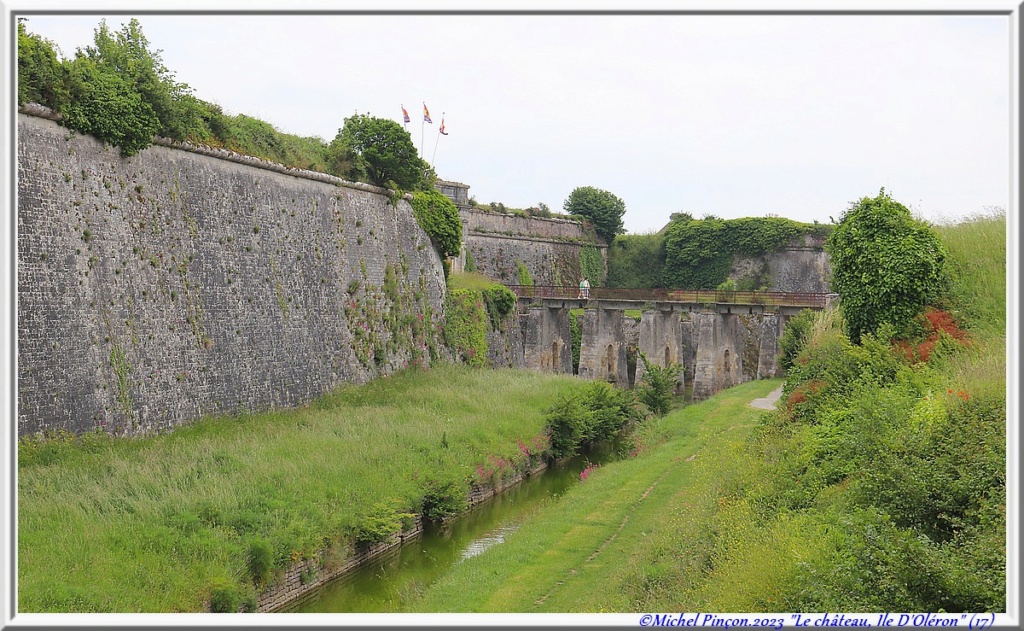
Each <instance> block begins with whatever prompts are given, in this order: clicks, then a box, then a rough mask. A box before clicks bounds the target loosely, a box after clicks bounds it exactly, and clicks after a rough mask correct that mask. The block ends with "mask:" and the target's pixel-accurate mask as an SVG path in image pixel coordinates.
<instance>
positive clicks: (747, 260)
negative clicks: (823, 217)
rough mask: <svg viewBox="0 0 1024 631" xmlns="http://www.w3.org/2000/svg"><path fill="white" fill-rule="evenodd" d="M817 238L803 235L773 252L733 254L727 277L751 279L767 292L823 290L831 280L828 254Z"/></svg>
mask: <svg viewBox="0 0 1024 631" xmlns="http://www.w3.org/2000/svg"><path fill="white" fill-rule="evenodd" d="M823 246H824V240H823V239H821V238H820V237H813V236H810V235H808V236H804V237H801V238H799V239H796V240H794V241H793V242H791V243H789V244H787V245H786V247H784V248H781V249H779V250H778V251H775V252H769V253H768V254H763V255H761V256H755V257H739V256H738V257H736V258H735V259H734V260H733V264H732V268H730V270H729V278H731V279H733V280H734V281H736V282H737V283H741V282H742V281H743V280H744V279H755V285H757V286H756V287H755V289H756V288H758V287H760V286H764V287H766V288H767V289H768V291H792V292H812V293H827V292H828V291H829V283H830V281H831V279H832V268H831V266H830V265H829V258H828V254H827V253H826V252H825V250H824V249H823Z"/></svg>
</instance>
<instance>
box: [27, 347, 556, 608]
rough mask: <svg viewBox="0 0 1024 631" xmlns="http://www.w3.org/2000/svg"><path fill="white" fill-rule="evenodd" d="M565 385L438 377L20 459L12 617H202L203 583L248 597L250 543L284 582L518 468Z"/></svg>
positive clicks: (414, 377)
mask: <svg viewBox="0 0 1024 631" xmlns="http://www.w3.org/2000/svg"><path fill="white" fill-rule="evenodd" d="M574 382H575V380H574V379H572V378H571V377H556V376H552V375H539V374H533V373H529V372H522V371H510V370H505V371H473V370H469V369H466V368H460V367H442V368H435V369H432V370H430V371H427V372H419V371H414V372H406V373H402V374H400V375H397V376H395V377H392V378H389V379H382V380H378V381H375V382H373V383H370V384H368V385H365V386H361V387H352V388H347V389H343V390H341V391H340V392H339V393H337V394H335V395H333V396H328V397H326V398H324V399H321V400H319V401H317V402H316V403H314V404H313V405H311V406H308V407H306V408H303V409H300V410H294V411H286V412H274V413H267V414H259V415H251V416H246V417H241V418H218V419H211V420H205V421H201V422H198V423H196V424H194V425H192V426H190V427H186V428H182V429H179V430H177V431H175V432H173V433H171V434H168V435H164V436H157V437H150V438H143V439H113V440H110V439H107V440H99V439H97V440H91V441H90V440H87V441H85V442H84V443H75V444H61V443H48V444H46V445H44V446H42V447H39V446H33V445H28V444H23V445H22V446H21V447H20V449H21V457H22V458H23V460H30V462H23V463H22V464H21V466H20V468H19V471H18V475H19V480H18V490H19V498H18V554H19V559H18V561H19V563H18V572H19V574H18V580H19V596H18V597H19V603H18V606H19V610H20V611H23V612H26V611H28V612H32V611H127V612H133V611H195V610H200V609H202V608H203V606H204V604H203V601H204V598H205V597H207V595H208V594H207V593H206V590H207V589H208V586H209V585H210V584H211V583H214V582H217V581H228V582H236V583H238V584H242V585H245V584H246V583H249V584H250V585H251V582H250V578H249V571H248V569H247V560H246V555H247V551H248V550H249V546H250V544H251V542H252V541H254V540H256V539H263V540H265V541H266V542H268V543H269V545H270V547H271V549H272V551H273V555H274V562H275V565H276V566H278V567H281V566H284V565H286V564H287V563H288V561H289V560H290V559H291V558H294V557H300V556H303V555H310V554H312V553H314V552H315V551H316V550H318V549H319V548H321V547H322V546H324V545H325V544H326V543H327V541H328V539H329V538H333V537H344V536H345V535H346V533H348V532H350V531H351V529H352V527H353V526H354V524H356V522H357V521H358V520H359V519H360V517H361V512H360V511H365V510H366V509H367V507H369V506H371V505H373V504H374V503H375V502H379V501H384V502H386V503H388V504H391V505H393V506H394V507H396V508H398V509H400V510H401V509H405V510H412V509H416V508H418V503H419V501H420V499H421V498H422V483H423V481H424V480H425V479H426V478H428V477H430V476H435V477H437V478H442V479H446V478H456V479H463V480H465V479H467V478H468V477H470V476H472V475H473V473H474V471H475V469H474V467H475V465H476V464H477V463H480V462H483V461H484V459H485V458H486V457H487V456H488V455H489V454H495V455H499V456H502V457H504V458H505V459H506V460H508V459H512V458H520V459H521V458H522V455H521V454H520V451H519V447H518V445H517V442H516V441H517V439H522V440H523V441H524V442H527V443H529V441H530V439H531V438H533V437H535V436H536V435H537V434H538V433H540V432H541V429H542V427H543V423H544V419H543V416H544V410H545V409H546V408H547V407H548V406H549V405H550V404H551V402H552V401H553V400H554V399H555V397H556V396H557V395H558V394H559V393H562V392H565V391H566V390H567V389H569V388H570V387H572V384H573V383H574ZM443 443H447V445H448V447H444V446H443ZM249 589H252V588H251V587H249Z"/></svg>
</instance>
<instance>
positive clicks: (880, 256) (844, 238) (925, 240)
mask: <svg viewBox="0 0 1024 631" xmlns="http://www.w3.org/2000/svg"><path fill="white" fill-rule="evenodd" d="M825 247H826V250H827V251H828V253H829V256H830V258H831V264H832V288H833V289H834V290H835V291H836V292H837V293H838V294H839V296H840V308H841V309H842V311H843V316H844V318H845V319H846V324H847V328H848V331H849V335H850V339H851V340H852V341H853V342H854V343H857V342H859V341H860V337H861V335H863V334H865V333H874V332H876V331H877V330H878V328H879V327H880V326H881V325H882V324H884V323H888V324H890V325H891V326H892V327H893V328H894V329H895V330H896V331H897V332H899V331H902V330H903V329H904V328H905V327H907V326H908V325H910V324H911V323H912V321H913V319H914V316H916V315H917V314H918V313H919V312H920V311H921V309H922V308H923V307H924V306H925V305H929V304H935V303H936V301H937V300H938V299H939V298H940V297H941V296H942V295H943V293H944V291H945V290H946V288H947V286H948V279H947V277H946V274H945V270H944V261H945V258H946V251H945V247H944V246H943V245H942V243H941V242H940V241H939V238H938V235H936V233H935V232H934V231H932V229H931V228H930V227H929V226H928V225H927V224H926V223H924V222H922V221H918V220H916V219H914V218H913V217H912V216H911V214H910V211H909V210H908V209H907V208H906V207H905V206H903V205H902V204H900V203H899V202H897V201H895V200H893V199H892V198H891V197H890V196H889V195H887V194H886V192H885V189H882V191H880V192H879V194H878V196H877V197H875V198H869V197H865V198H863V199H861V200H860V201H859V202H857V203H856V204H854V205H853V206H851V207H850V208H849V210H847V211H846V212H845V213H843V216H842V218H841V219H840V222H839V225H838V226H837V227H836V229H835V230H834V231H833V232H832V234H831V236H829V238H828V241H827V243H826V245H825Z"/></svg>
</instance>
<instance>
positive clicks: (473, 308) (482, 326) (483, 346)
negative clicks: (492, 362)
mask: <svg viewBox="0 0 1024 631" xmlns="http://www.w3.org/2000/svg"><path fill="white" fill-rule="evenodd" d="M444 340H445V343H446V344H447V345H448V346H449V347H450V348H451V349H452V350H454V351H455V354H456V356H457V357H458V358H459V359H461V360H462V361H464V362H465V363H466V364H468V365H470V366H483V365H485V364H486V363H487V312H486V308H485V307H484V300H483V293H482V292H481V291H480V290H478V289H451V290H449V291H448V295H447V297H446V298H445V325H444Z"/></svg>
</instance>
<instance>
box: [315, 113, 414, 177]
mask: <svg viewBox="0 0 1024 631" xmlns="http://www.w3.org/2000/svg"><path fill="white" fill-rule="evenodd" d="M346 148H347V149H350V150H351V152H352V153H353V154H354V155H351V156H350V157H351V159H352V162H353V164H352V166H351V167H350V173H352V174H355V175H360V174H365V176H366V178H367V179H368V180H369V181H370V183H371V184H376V185H377V186H386V187H390V186H394V187H395V188H401V189H404V190H414V189H417V188H421V187H422V186H421V185H422V183H423V181H424V179H425V178H426V176H427V173H428V172H429V169H430V165H428V164H427V163H426V162H425V161H424V160H423V159H422V158H420V157H419V154H418V152H417V151H416V146H415V145H413V143H412V137H411V136H410V135H409V132H407V131H406V130H404V129H402V126H401V125H399V124H398V123H396V122H395V121H393V120H389V119H386V118H376V117H373V116H370V115H369V114H355V115H353V116H350V117H348V118H346V119H345V126H344V127H342V128H341V129H339V130H338V135H337V136H336V137H335V139H334V142H333V143H332V154H333V155H344V154H345V150H346ZM432 183H433V180H431V184H432Z"/></svg>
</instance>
